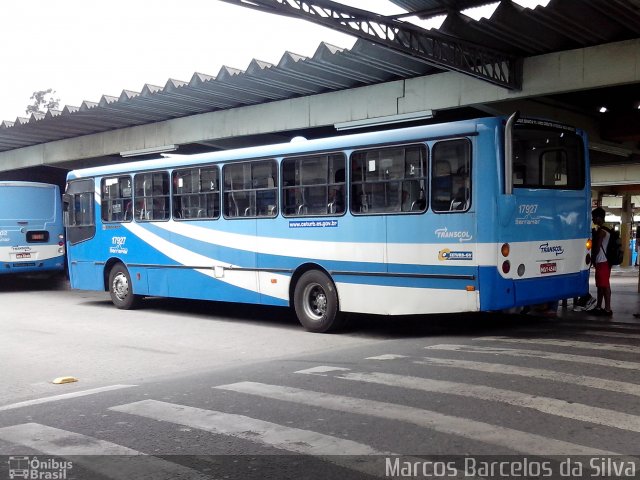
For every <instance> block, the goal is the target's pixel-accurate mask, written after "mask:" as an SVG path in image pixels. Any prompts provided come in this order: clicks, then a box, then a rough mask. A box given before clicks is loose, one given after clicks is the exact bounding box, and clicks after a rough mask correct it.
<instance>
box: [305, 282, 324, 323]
mask: <svg viewBox="0 0 640 480" xmlns="http://www.w3.org/2000/svg"><path fill="white" fill-rule="evenodd" d="M304 298H305V299H306V301H305V303H304V310H305V313H306V314H307V315H308V316H309V317H312V318H315V319H318V320H319V319H321V318H322V317H323V316H324V315H325V314H326V313H327V294H326V293H325V291H324V288H322V286H321V285H319V284H317V283H314V284H311V285H309V286H307V288H306V289H305V292H304Z"/></svg>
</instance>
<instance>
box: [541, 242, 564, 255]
mask: <svg viewBox="0 0 640 480" xmlns="http://www.w3.org/2000/svg"><path fill="white" fill-rule="evenodd" d="M538 248H540V251H541V252H542V253H555V254H556V257H557V256H558V255H562V254H563V253H564V248H562V245H549V242H546V243H543V244H541V245H540V247H538Z"/></svg>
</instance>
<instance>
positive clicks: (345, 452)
mask: <svg viewBox="0 0 640 480" xmlns="http://www.w3.org/2000/svg"><path fill="white" fill-rule="evenodd" d="M109 410H113V411H116V412H122V413H128V414H131V415H137V416H140V417H146V418H152V419H154V420H158V421H161V422H171V423H175V424H177V425H182V426H186V427H190V428H195V429H198V430H204V431H207V432H212V433H215V434H219V435H228V436H232V437H235V438H241V439H243V440H248V441H250V442H254V443H258V444H262V445H267V446H270V447H275V448H278V449H281V450H286V451H288V452H293V453H298V454H304V455H313V456H318V457H322V458H323V459H324V460H327V461H329V462H331V463H334V464H336V465H340V466H342V467H345V468H349V469H351V470H357V471H362V472H365V473H368V474H372V475H375V476H384V474H385V469H384V457H387V456H397V454H394V453H390V452H383V451H380V450H377V449H375V448H373V447H370V446H369V445H365V444H363V443H358V442H355V441H353V440H346V439H343V438H338V437H334V436H331V435H325V434H322V433H318V432H313V431H310V430H302V429H299V428H293V427H287V426H284V425H279V424H277V423H272V422H267V421H264V420H259V419H256V418H251V417H247V416H245V415H236V414H231V413H224V412H219V411H215V410H205V409H202V408H195V407H189V406H186V405H177V404H174V403H167V402H160V401H157V400H142V401H139V402H134V403H129V404H126V405H119V406H117V407H111V408H110V409H109ZM363 455H366V456H379V458H378V459H377V460H378V461H375V460H376V459H372V461H371V462H362V458H361V456H363ZM358 456H360V458H358Z"/></svg>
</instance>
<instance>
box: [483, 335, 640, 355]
mask: <svg viewBox="0 0 640 480" xmlns="http://www.w3.org/2000/svg"><path fill="white" fill-rule="evenodd" d="M473 340H481V341H483V342H508V343H522V344H534V345H551V346H557V347H569V348H583V349H587V350H604V351H610V352H616V353H619V352H624V353H635V354H639V353H640V347H636V346H634V345H620V344H613V343H594V342H580V341H577V340H555V339H547V338H536V339H532V338H512V337H478V338H474V339H473Z"/></svg>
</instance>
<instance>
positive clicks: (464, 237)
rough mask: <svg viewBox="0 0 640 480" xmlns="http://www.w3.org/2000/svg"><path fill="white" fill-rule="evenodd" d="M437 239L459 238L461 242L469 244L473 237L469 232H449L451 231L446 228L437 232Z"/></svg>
mask: <svg viewBox="0 0 640 480" xmlns="http://www.w3.org/2000/svg"><path fill="white" fill-rule="evenodd" d="M435 234H436V237H438V238H447V239H450V238H457V239H458V241H459V242H468V241H470V240H471V239H472V238H473V237H472V235H471V234H470V233H469V232H467V231H466V230H462V231H459V230H452V231H449V229H447V227H444V228H438V229H437V230H436V231H435Z"/></svg>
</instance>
